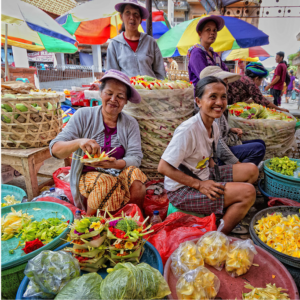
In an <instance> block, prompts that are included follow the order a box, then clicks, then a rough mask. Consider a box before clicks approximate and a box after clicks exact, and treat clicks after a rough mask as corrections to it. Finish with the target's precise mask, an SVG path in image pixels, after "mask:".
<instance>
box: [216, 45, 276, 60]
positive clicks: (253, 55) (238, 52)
mask: <svg viewBox="0 0 300 300" xmlns="http://www.w3.org/2000/svg"><path fill="white" fill-rule="evenodd" d="M269 57H270V54H269V53H268V52H267V51H266V50H265V49H263V48H262V47H260V46H257V47H251V48H240V49H235V50H228V51H224V52H223V53H222V60H227V61H229V60H245V61H264V60H265V59H267V58H269Z"/></svg>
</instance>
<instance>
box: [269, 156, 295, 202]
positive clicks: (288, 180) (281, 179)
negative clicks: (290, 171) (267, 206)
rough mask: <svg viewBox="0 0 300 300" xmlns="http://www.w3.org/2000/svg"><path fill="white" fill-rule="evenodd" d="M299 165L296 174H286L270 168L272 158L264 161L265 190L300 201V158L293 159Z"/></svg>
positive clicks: (273, 194) (276, 195)
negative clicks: (299, 174)
mask: <svg viewBox="0 0 300 300" xmlns="http://www.w3.org/2000/svg"><path fill="white" fill-rule="evenodd" d="M291 160H293V161H296V162H297V165H298V166H299V167H298V169H297V170H296V171H295V172H294V176H286V175H282V174H280V173H277V172H274V171H273V170H271V169H269V168H268V165H269V163H270V160H269V159H268V160H266V161H265V162H264V172H265V192H266V193H267V194H269V195H270V196H272V197H281V198H288V199H292V200H295V201H297V202H300V178H297V177H298V173H299V172H300V160H299V159H291Z"/></svg>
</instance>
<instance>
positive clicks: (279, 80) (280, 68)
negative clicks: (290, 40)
mask: <svg viewBox="0 0 300 300" xmlns="http://www.w3.org/2000/svg"><path fill="white" fill-rule="evenodd" d="M283 59H284V52H282V51H280V52H278V53H276V58H275V60H276V62H277V63H278V65H277V67H276V69H275V72H274V77H273V79H272V81H271V83H270V84H268V85H267V86H266V88H265V90H266V91H267V90H268V89H269V88H271V90H270V94H271V95H272V96H273V97H274V104H275V105H277V106H280V104H279V102H280V97H281V92H282V90H283V87H284V83H285V78H286V72H287V65H286V64H285V63H284V61H283Z"/></svg>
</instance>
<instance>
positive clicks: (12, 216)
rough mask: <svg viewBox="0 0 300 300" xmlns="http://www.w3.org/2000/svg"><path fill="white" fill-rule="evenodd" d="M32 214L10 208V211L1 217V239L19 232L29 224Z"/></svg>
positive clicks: (7, 238)
mask: <svg viewBox="0 0 300 300" xmlns="http://www.w3.org/2000/svg"><path fill="white" fill-rule="evenodd" d="M32 218H33V216H32V215H31V216H30V215H29V214H28V213H26V212H25V213H22V210H20V211H18V212H17V211H15V210H14V209H13V208H11V212H10V213H8V214H7V215H6V216H3V217H2V218H1V240H2V241H7V240H9V239H11V238H12V237H14V235H16V234H19V232H20V231H21V230H22V229H23V228H24V227H26V226H27V225H28V224H30V222H31V219H32Z"/></svg>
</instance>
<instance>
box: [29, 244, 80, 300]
mask: <svg viewBox="0 0 300 300" xmlns="http://www.w3.org/2000/svg"><path fill="white" fill-rule="evenodd" d="M24 274H25V275H26V276H27V277H28V278H29V280H30V281H29V284H28V287H27V289H26V291H25V293H24V295H23V297H25V298H38V299H40V298H46V299H52V298H54V297H55V295H57V294H58V293H59V291H60V290H61V289H62V288H63V287H64V286H65V285H66V284H67V283H68V282H69V281H70V280H72V279H74V278H76V277H79V276H80V267H79V264H78V261H77V260H76V259H74V258H73V257H72V256H71V255H69V254H68V253H66V252H64V251H56V252H54V251H50V250H46V251H42V252H41V253H40V254H38V255H37V256H36V257H34V258H33V259H31V260H30V261H29V262H28V264H27V266H26V268H25V271H24Z"/></svg>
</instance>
